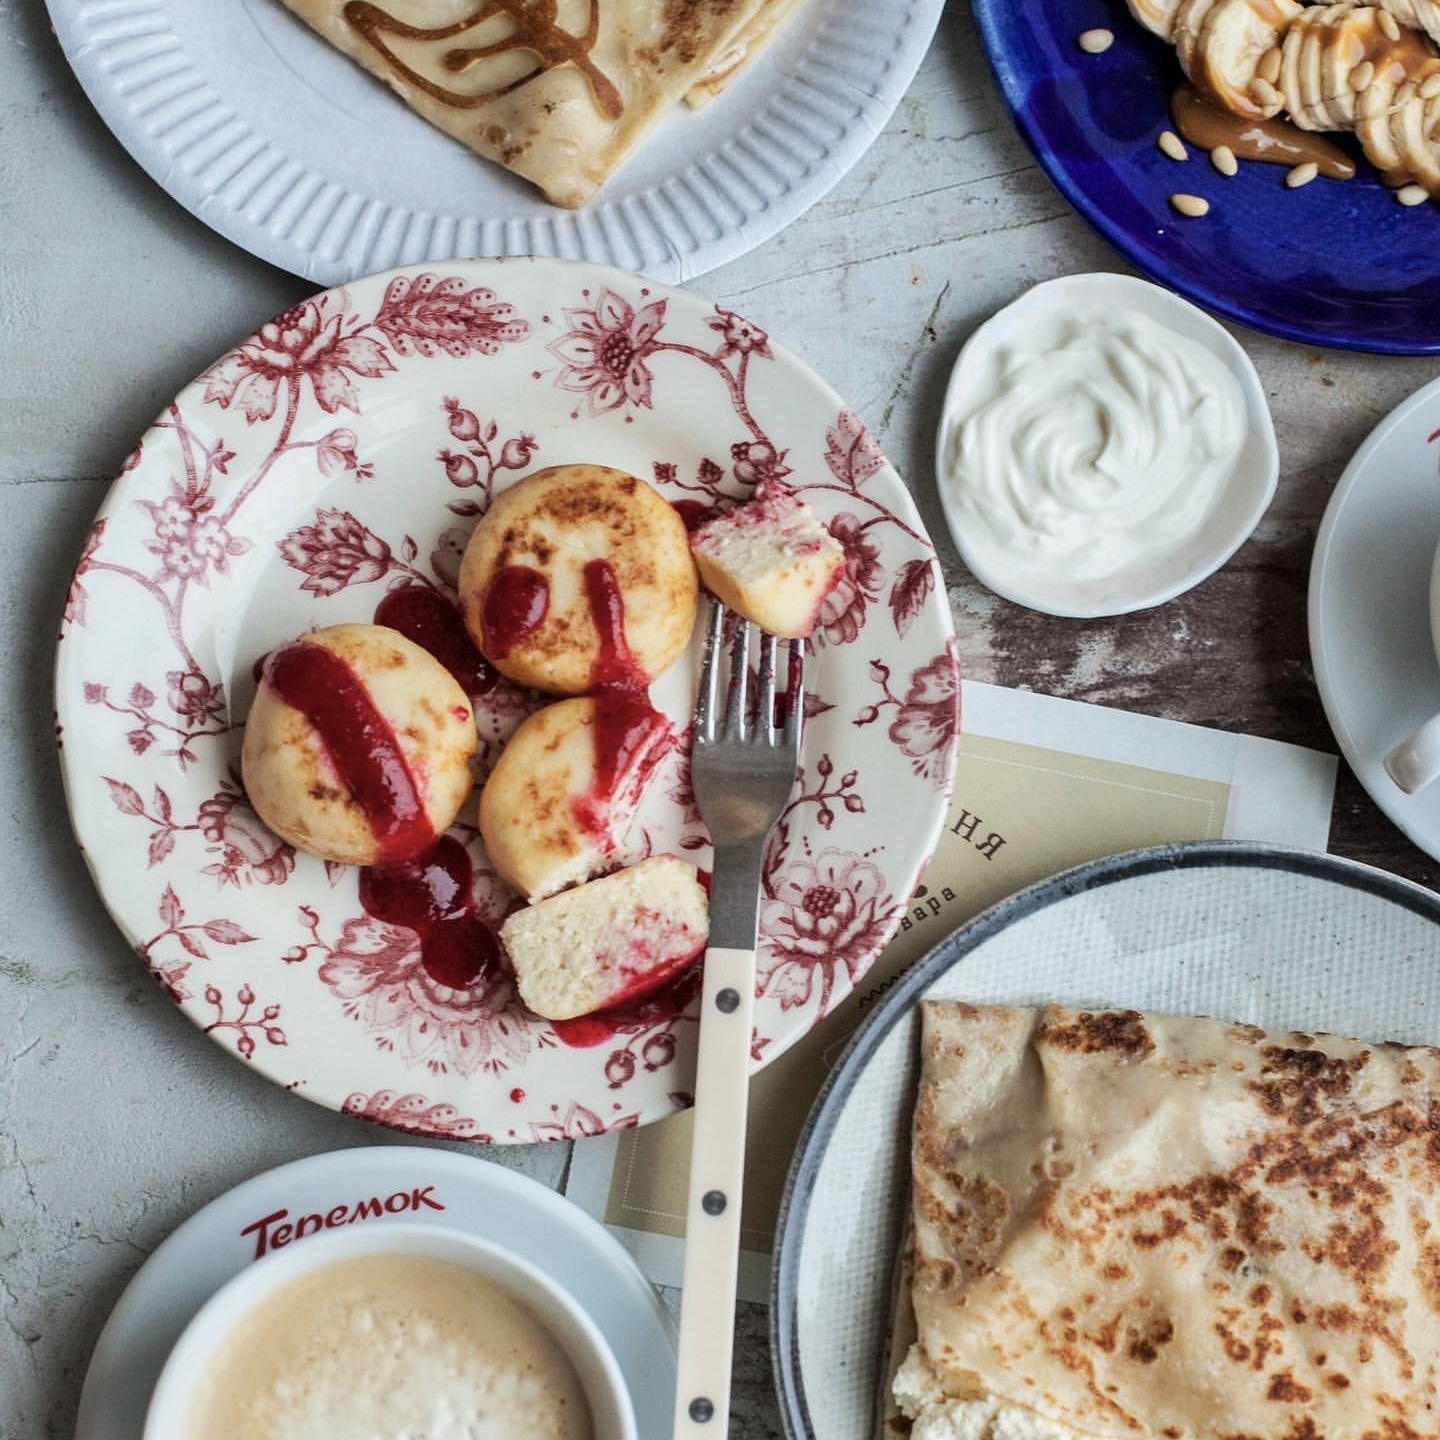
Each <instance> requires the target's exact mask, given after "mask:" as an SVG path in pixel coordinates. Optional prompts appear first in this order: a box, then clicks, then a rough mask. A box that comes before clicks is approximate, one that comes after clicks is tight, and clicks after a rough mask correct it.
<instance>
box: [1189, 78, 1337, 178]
mask: <svg viewBox="0 0 1440 1440" xmlns="http://www.w3.org/2000/svg"><path fill="white" fill-rule="evenodd" d="M1170 116H1171V119H1173V120H1174V122H1175V128H1176V129H1177V130H1178V131H1179V132H1180V133H1181V134H1182V135H1183V136H1184V137H1185V138H1186V139H1187V140H1188V141H1189V142H1190V143H1191V144H1192V145H1197V146H1199V148H1200V149H1202V150H1213V149H1215V147H1216V146H1217V145H1228V146H1229V147H1230V149H1231V150H1232V151H1233V152H1234V154H1235V157H1236V158H1237V159H1239V160H1263V161H1266V162H1267V163H1269V164H1271V165H1287V166H1289V165H1301V164H1304V163H1305V162H1306V161H1307V160H1309V161H1313V162H1314V164H1315V167H1316V168H1317V169H1318V170H1319V172H1320V174H1322V175H1328V176H1330V177H1331V178H1332V179H1334V180H1348V179H1350V177H1351V176H1352V175H1354V173H1355V162H1354V161H1353V160H1352V159H1351V158H1350V157H1349V156H1348V155H1347V154H1346V153H1345V152H1344V151H1343V150H1342V149H1340V147H1339V146H1338V145H1333V144H1331V142H1330V141H1329V140H1326V139H1325V138H1324V137H1323V136H1321V135H1318V134H1316V133H1315V132H1314V131H1309V130H1301V129H1300V127H1299V126H1298V125H1292V124H1291V123H1290V122H1289V121H1288V120H1282V119H1281V118H1280V117H1279V116H1278V115H1277V116H1274V117H1273V118H1271V119H1269V120H1249V119H1246V118H1245V117H1244V116H1243V115H1234V114H1232V113H1231V112H1230V111H1228V110H1221V109H1219V108H1218V107H1216V106H1214V105H1212V104H1211V103H1210V102H1209V101H1208V100H1207V99H1205V98H1204V97H1203V96H1201V95H1199V94H1198V93H1197V92H1196V91H1195V90H1194V89H1192V88H1191V87H1190V86H1189V85H1181V86H1180V87H1178V88H1177V89H1176V91H1175V93H1174V95H1173V96H1172V97H1171V100H1170Z"/></svg>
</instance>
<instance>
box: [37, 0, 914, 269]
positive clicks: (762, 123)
mask: <svg viewBox="0 0 1440 1440" xmlns="http://www.w3.org/2000/svg"><path fill="white" fill-rule="evenodd" d="M48 3H49V7H50V16H51V21H52V23H53V24H54V26H55V32H56V34H57V35H58V36H59V38H60V43H61V45H62V46H63V47H64V49H65V54H66V56H67V58H68V59H69V61H70V64H71V66H72V67H73V69H74V71H75V74H76V75H77V77H78V78H79V80H80V83H81V84H82V85H83V86H84V88H85V91H86V93H87V94H88V95H89V97H90V99H91V101H92V103H93V104H94V105H95V108H96V109H97V110H98V111H99V112H100V115H101V117H102V118H103V119H104V121H105V123H106V124H107V125H108V126H109V127H110V129H111V130H112V131H113V132H114V133H115V136H116V138H117V139H118V140H119V141H120V142H121V144H123V145H124V146H125V147H126V149H128V150H129V151H130V153H131V154H132V155H133V156H134V157H135V159H136V160H137V161H138V162H139V163H140V164H141V165H142V166H143V167H144V168H145V169H146V170H147V171H148V172H149V174H150V175H151V177H152V178H153V179H154V180H155V181H156V182H157V183H158V184H160V185H161V186H162V187H163V188H164V189H165V190H167V191H168V192H169V193H170V194H171V195H172V196H173V197H174V198H175V199H176V200H178V201H179V202H180V203H181V204H182V205H183V206H184V207H185V208H186V209H187V210H189V211H191V212H192V213H193V214H195V215H197V216H198V217H199V218H200V219H202V220H203V221H204V222H205V223H206V224H207V225H209V226H210V227H211V228H212V229H214V230H217V231H218V232H219V233H220V234H222V235H224V236H225V237H226V238H227V239H230V240H233V241H234V242H235V243H236V244H237V245H240V246H242V247H243V248H245V249H246V250H248V251H250V252H251V253H252V254H254V255H258V256H260V257H261V259H264V260H269V261H271V262H272V263H273V264H276V265H279V266H282V267H283V268H284V269H286V270H290V271H293V272H294V273H295V274H297V275H303V276H305V277H306V278H307V279H310V280H314V281H316V282H317V283H319V284H322V285H335V284H339V283H341V282H342V281H345V280H351V279H354V278H355V277H356V276H358V275H367V274H370V273H372V272H373V271H376V270H383V269H388V268H390V267H392V266H396V265H408V264H412V263H416V262H420V261H427V262H432V263H433V262H437V261H442V260H450V259H462V258H470V257H475V256H496V255H544V256H559V257H562V258H565V259H572V260H592V261H596V262H598V263H601V264H612V265H620V266H623V267H624V268H626V269H629V270H634V271H637V272H639V273H641V274H644V275H648V276H649V277H651V278H652V279H657V280H667V281H671V282H673V283H679V282H681V281H684V280H687V279H690V278H691V277H693V276H695V275H700V274H703V273H704V272H705V271H707V270H710V269H713V268H714V267H715V266H717V265H721V264H724V263H725V262H726V261H729V260H733V259H735V258H736V257H737V256H739V255H743V254H744V253H745V252H746V251H748V250H750V249H752V248H753V247H754V246H756V245H758V244H760V243H761V242H762V241H764V240H767V239H769V238H770V237H771V236H772V235H774V234H775V233H776V232H777V231H779V230H780V229H782V228H783V227H784V226H785V225H788V224H789V223H790V221H792V220H794V219H795V218H796V217H797V216H798V215H801V214H803V213H804V211H805V210H807V209H808V208H809V207H810V206H811V205H813V204H814V203H815V202H816V201H817V200H819V199H820V197H821V196H822V195H824V194H825V192H826V191H827V190H829V188H830V187H831V186H832V185H833V184H835V182H836V181H837V180H839V179H840V177H841V176H842V175H844V174H845V172H846V171H847V170H848V169H849V168H850V167H851V166H852V165H853V164H854V163H855V162H856V161H857V160H858V159H859V158H860V156H861V155H862V154H863V153H864V152H865V150H866V149H867V148H868V147H869V145H870V143H871V142H872V141H873V140H874V139H875V137H876V136H877V135H878V134H879V133H880V131H881V130H882V129H884V127H885V124H886V122H887V121H888V120H889V118H890V114H891V112H892V111H893V110H894V108H895V106H896V105H897V104H899V102H900V97H901V96H902V95H903V94H904V93H905V90H906V88H907V87H908V85H909V84H910V81H911V79H912V78H913V77H914V74H915V71H916V70H917V69H918V68H919V65H920V61H921V59H922V58H923V57H924V55H925V51H926V49H927V48H928V46H929V43H930V38H931V36H932V34H933V33H934V30H935V25H936V22H937V21H938V20H939V17H940V11H941V9H942V4H943V0H884V3H883V4H875V3H873V0H809V3H807V4H805V5H802V6H801V8H800V10H799V11H798V12H797V13H796V14H795V15H794V16H793V17H792V19H791V20H790V21H789V22H788V23H787V25H786V26H785V28H784V29H783V30H782V32H781V33H780V35H779V36H778V37H777V38H776V40H775V41H774V42H773V43H772V44H771V46H770V47H769V48H768V49H767V51H766V52H765V53H764V54H763V55H762V56H761V57H760V59H759V60H758V61H757V62H756V63H755V65H754V66H753V67H752V69H751V70H750V71H749V72H748V73H746V74H745V75H743V76H742V77H741V78H740V79H739V80H738V81H737V82H736V83H735V84H734V85H733V86H732V87H731V88H730V89H729V90H727V91H726V92H725V93H724V94H722V95H721V96H720V98H719V99H718V100H716V101H714V102H713V103H712V104H710V105H709V106H707V107H705V109H703V110H701V111H689V110H688V109H683V110H681V111H677V112H676V113H674V114H672V115H670V116H668V117H667V118H666V119H665V120H664V121H662V122H661V124H660V125H659V126H658V127H657V128H656V130H655V132H654V133H653V134H652V135H651V136H650V137H649V139H648V141H647V142H646V144H645V145H644V146H643V147H642V149H641V150H640V151H639V152H638V153H637V154H636V155H634V156H632V157H631V159H630V161H629V163H627V164H626V165H625V166H624V167H623V168H622V169H621V170H620V171H619V172H618V173H617V174H616V175H614V176H613V177H612V178H611V181H610V183H609V184H608V185H607V186H606V187H605V189H604V190H603V191H602V193H601V196H600V197H599V198H598V199H597V200H596V201H595V202H594V203H592V204H591V205H590V206H589V207H588V208H587V209H585V210H583V211H569V210H561V209H557V208H556V207H555V206H552V205H549V204H548V203H546V202H545V201H544V200H542V199H541V198H540V197H539V195H538V193H537V192H535V191H533V190H532V189H531V188H530V187H529V186H528V185H527V184H525V182H523V181H521V180H518V179H516V178H515V177H514V176H512V175H510V174H508V173H507V172H505V171H504V170H502V169H501V168H500V167H499V166H496V165H492V164H490V163H488V162H486V161H483V160H480V159H478V158H477V157H476V156H475V155H473V154H472V153H471V152H470V151H468V150H467V149H465V148H464V147H463V146H462V145H460V144H459V143H458V142H457V141H454V140H451V139H450V138H449V136H447V135H444V134H442V133H441V132H440V131H438V130H435V129H434V128H433V127H431V126H430V125H428V124H426V123H425V121H423V120H421V119H419V117H418V116H416V115H414V114H413V113H412V112H411V111H410V110H409V109H407V107H405V106H404V105H403V104H401V103H400V102H399V101H398V100H396V99H395V98H394V97H393V96H391V95H389V94H388V93H387V92H386V91H385V90H384V88H383V87H382V86H381V85H380V83H379V82H378V81H377V80H375V79H373V78H371V77H370V76H369V75H367V74H366V73H365V72H364V71H362V70H361V69H360V67H359V66H358V65H356V64H355V63H354V62H353V61H351V60H349V59H347V58H346V57H345V56H344V55H342V54H340V53H339V52H338V51H337V50H335V49H333V48H332V47H331V46H330V45H328V44H327V43H326V42H325V41H323V40H321V39H320V38H319V37H318V36H316V35H315V34H314V33H313V32H312V31H311V30H309V29H308V28H307V27H306V26H305V25H303V24H302V23H301V22H300V21H299V20H298V19H296V18H295V17H294V16H293V15H291V13H290V12H289V11H288V10H286V9H285V8H284V7H283V6H282V5H281V4H280V0H223V3H222V0H201V3H197V0H48Z"/></svg>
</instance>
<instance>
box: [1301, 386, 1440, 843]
mask: <svg viewBox="0 0 1440 1440" xmlns="http://www.w3.org/2000/svg"><path fill="white" fill-rule="evenodd" d="M1437 427H1440V380H1436V381H1432V382H1431V383H1430V384H1429V385H1427V386H1425V387H1424V388H1423V389H1421V390H1417V391H1416V392H1415V394H1413V395H1412V396H1410V398H1409V399H1408V400H1406V401H1404V402H1403V403H1402V404H1400V405H1398V406H1396V408H1395V409H1394V410H1392V411H1391V412H1390V414H1389V415H1387V416H1386V417H1385V419H1384V420H1382V421H1381V422H1380V423H1379V424H1378V425H1377V426H1376V427H1375V429H1374V430H1372V431H1371V432H1370V435H1369V437H1368V438H1367V439H1366V441H1365V443H1364V444H1363V445H1361V447H1360V448H1359V449H1358V450H1357V451H1356V452H1355V455H1354V457H1353V458H1352V459H1351V461H1350V463H1349V465H1347V466H1346V467H1345V473H1344V474H1343V475H1342V476H1341V477H1340V482H1339V484H1338V485H1336V487H1335V492H1334V494H1333V495H1332V496H1331V497H1330V503H1329V505H1328V506H1327V507H1326V509H1325V517H1324V519H1323V520H1322V521H1321V524H1320V534H1319V536H1318V538H1317V539H1316V542H1315V558H1314V560H1313V562H1312V564H1311V567H1310V602H1309V616H1310V654H1311V659H1312V661H1313V663H1314V666H1315V680H1316V683H1317V684H1318V686H1319V688H1320V699H1321V700H1322V702H1323V703H1324V706H1325V713H1326V715H1327V716H1328V717H1329V720H1330V726H1331V729H1333V730H1334V732H1335V738H1336V739H1337V740H1338V741H1339V743H1340V752H1341V754H1343V755H1344V757H1345V760H1346V762H1347V763H1348V764H1349V766H1350V768H1351V769H1352V770H1353V771H1354V772H1355V774H1356V775H1357V776H1358V777H1359V780H1360V783H1361V784H1362V785H1363V786H1364V787H1365V789H1366V790H1367V791H1368V792H1369V794H1370V798H1371V799H1372V800H1374V802H1375V803H1376V804H1377V805H1378V806H1379V807H1380V808H1381V810H1383V811H1384V812H1385V814H1386V815H1388V816H1389V817H1390V819H1391V820H1393V821H1394V822H1395V824H1396V825H1398V826H1399V827H1400V829H1401V830H1403V831H1404V832H1405V834H1406V835H1407V836H1409V838H1410V839H1411V840H1413V841H1414V842H1415V844H1416V845H1418V846H1419V847H1420V848H1421V849H1422V850H1424V851H1425V852H1426V853H1427V854H1428V855H1431V856H1433V857H1434V858H1436V859H1440V785H1432V786H1430V787H1429V789H1427V790H1422V791H1420V793H1419V794H1417V795H1406V794H1405V793H1404V792H1403V791H1402V790H1401V789H1400V787H1399V786H1398V785H1396V784H1395V782H1394V781H1393V780H1391V778H1390V777H1389V776H1388V775H1387V774H1386V773H1385V769H1384V766H1383V765H1382V763H1381V762H1382V759H1383V757H1384V756H1385V754H1386V752H1387V751H1388V750H1389V749H1390V748H1391V747H1392V746H1393V745H1395V744H1396V743H1397V742H1398V741H1400V740H1403V739H1404V738H1405V736H1407V735H1408V734H1410V732H1411V731H1412V730H1414V729H1415V728H1416V726H1418V725H1419V724H1420V723H1421V722H1422V721H1424V720H1426V719H1427V718H1428V717H1429V716H1431V715H1433V714H1435V713H1436V712H1437V711H1440V666H1437V664H1436V661H1435V650H1434V647H1433V646H1432V644H1431V642H1430V622H1429V587H1430V564H1431V559H1432V557H1433V555H1434V552H1435V545H1436V542H1437V540H1440V473H1437V472H1440V441H1436V440H1432V439H1431V438H1430V437H1431V436H1432V435H1433V434H1434V433H1435V431H1436V429H1437Z"/></svg>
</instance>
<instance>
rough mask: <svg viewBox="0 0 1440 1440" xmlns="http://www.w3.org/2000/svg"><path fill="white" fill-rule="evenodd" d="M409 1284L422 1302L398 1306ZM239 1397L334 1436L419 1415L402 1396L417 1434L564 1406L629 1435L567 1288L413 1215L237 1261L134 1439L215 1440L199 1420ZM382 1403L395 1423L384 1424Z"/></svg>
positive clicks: (596, 1431)
mask: <svg viewBox="0 0 1440 1440" xmlns="http://www.w3.org/2000/svg"><path fill="white" fill-rule="evenodd" d="M412 1295H413V1296H415V1297H421V1296H423V1300H421V1301H419V1307H418V1308H415V1309H413V1310H406V1309H405V1308H404V1307H405V1305H406V1304H408V1303H409V1297H410V1296H412ZM377 1297H380V1298H377ZM322 1316H323V1317H324V1318H325V1322H326V1323H325V1324H324V1325H321V1324H320V1323H319V1317H322ZM297 1336H298V1337H301V1338H300V1339H298V1340H297V1339H296V1337H297ZM496 1347H498V1349H497V1348H496ZM500 1351H504V1353H505V1356H506V1359H505V1361H504V1363H503V1364H501V1363H499V1362H497V1361H496V1360H495V1356H496V1355H497V1354H498V1353H500ZM412 1391H413V1392H414V1393H413V1395H412V1393H411V1392H412ZM255 1397H259V1398H255ZM252 1403H254V1404H258V1405H261V1406H263V1407H265V1408H263V1409H261V1410H256V1411H255V1412H254V1413H255V1415H256V1416H257V1417H258V1416H261V1415H270V1414H273V1413H276V1410H277V1407H278V1408H279V1410H280V1411H283V1414H284V1420H283V1425H284V1428H285V1429H286V1431H287V1433H291V1434H310V1433H315V1434H319V1435H337V1434H340V1433H345V1434H346V1435H347V1440H364V1437H367V1436H369V1437H374V1440H385V1437H387V1436H389V1435H393V1434H395V1433H402V1432H403V1431H404V1430H405V1428H406V1426H407V1425H408V1424H410V1423H413V1422H414V1421H417V1420H419V1419H421V1418H422V1416H421V1414H420V1413H417V1412H416V1411H415V1410H413V1409H411V1407H412V1406H418V1407H419V1409H420V1410H423V1414H424V1418H425V1419H426V1423H427V1424H428V1425H429V1426H431V1427H432V1429H431V1431H422V1433H432V1432H438V1433H441V1434H443V1433H448V1432H447V1431H446V1428H445V1427H446V1425H450V1426H451V1427H452V1428H453V1429H454V1433H456V1434H467V1433H471V1431H470V1430H467V1429H465V1428H463V1427H464V1426H465V1425H467V1424H468V1425H471V1426H474V1425H475V1415H476V1414H477V1413H484V1411H485V1409H487V1408H488V1410H489V1412H490V1413H496V1414H498V1413H505V1414H506V1415H507V1417H508V1416H513V1417H514V1433H515V1435H516V1437H517V1440H518V1437H520V1436H525V1435H528V1434H530V1433H532V1428H531V1422H530V1421H528V1420H527V1418H526V1417H527V1416H531V1415H535V1414H537V1413H546V1414H553V1413H555V1411H556V1410H557V1408H558V1409H560V1410H565V1409H567V1407H568V1411H569V1413H575V1412H576V1411H577V1410H588V1412H589V1420H590V1425H589V1429H588V1430H586V1429H585V1428H584V1427H583V1426H581V1427H580V1428H577V1429H576V1430H575V1432H574V1433H576V1434H577V1435H581V1434H588V1435H590V1436H592V1437H593V1440H636V1425H635V1414H634V1409H633V1406H632V1404H631V1400H630V1395H629V1391H628V1389H627V1386H626V1382H625V1378H624V1375H623V1374H622V1372H621V1370H620V1366H619V1363H618V1362H617V1360H616V1359H615V1356H614V1354H613V1352H612V1351H611V1349H610V1346H609V1344H608V1343H607V1342H606V1340H605V1337H604V1336H603V1334H602V1333H601V1332H600V1329H599V1327H598V1326H597V1325H596V1324H595V1322H594V1321H593V1320H592V1319H591V1318H590V1316H589V1315H588V1314H587V1313H586V1311H585V1310H583V1309H582V1308H581V1307H580V1305H579V1304H578V1303H577V1302H576V1301H575V1300H574V1298H573V1297H572V1296H570V1295H569V1294H568V1293H567V1292H566V1291H565V1290H564V1289H563V1287H562V1286H560V1285H559V1284H558V1283H557V1282H556V1281H555V1280H553V1279H551V1278H550V1277H549V1276H548V1275H546V1274H544V1273H543V1272H542V1271H540V1270H538V1269H537V1268H536V1267H535V1266H533V1265H531V1264H530V1263H529V1262H527V1261H524V1260H521V1259H519V1258H517V1257H516V1256H514V1255H510V1254H507V1253H505V1252H504V1251H502V1250H500V1249H499V1248H498V1247H496V1246H495V1245H492V1244H490V1243H489V1242H488V1241H485V1240H482V1239H479V1238H477V1237H475V1236H472V1235H469V1234H466V1233H465V1232H463V1231H459V1230H455V1229H451V1228H447V1227H443V1226H438V1225H428V1224H424V1223H420V1222H408V1221H404V1222H402V1221H397V1222H393V1223H386V1224H380V1225H365V1226H360V1227H358V1228H356V1229H346V1230H331V1231H324V1232H321V1233H319V1234H314V1235H310V1236H307V1237H305V1238H304V1239H300V1240H296V1241H294V1242H292V1243H290V1244H287V1245H286V1246H284V1247H283V1248H281V1249H277V1250H273V1251H271V1252H270V1253H269V1254H268V1255H266V1256H265V1257H264V1258H263V1259H259V1260H256V1261H254V1262H253V1263H252V1264H250V1265H248V1266H247V1267H246V1268H245V1269H244V1270H242V1271H241V1272H240V1273H239V1274H238V1275H236V1276H235V1277H234V1278H233V1279H231V1280H230V1281H229V1282H228V1283H227V1284H225V1285H224V1286H222V1287H221V1288H220V1290H218V1291H217V1292H216V1293H215V1294H214V1295H213V1296H212V1297H211V1298H210V1299H209V1300H208V1301H207V1302H206V1303H205V1304H204V1305H203V1306H202V1307H201V1308H200V1310H199V1311H197V1313H196V1314H195V1316H194V1318H193V1319H192V1320H191V1321H190V1323H189V1324H188V1325H187V1326H186V1327H185V1329H184V1331H183V1332H182V1333H181V1335H180V1338H179V1339H178V1340H177V1341H176V1343H175V1346H174V1348H173V1349H172V1350H171V1352H170V1355H169V1358H168V1359H167V1360H166V1362H165V1365H164V1367H163V1369H162V1370H161V1372H160V1377H159V1379H158V1381H157V1382H156V1385H155V1390H154V1393H153V1395H152V1396H151V1401H150V1406H149V1410H148V1411H147V1413H146V1417H145V1429H144V1440H215V1436H216V1434H218V1433H220V1432H219V1430H217V1428H216V1426H215V1424H214V1422H213V1421H207V1420H206V1418H205V1417H206V1416H207V1415H211V1416H214V1415H223V1416H224V1417H225V1424H226V1425H229V1424H231V1423H232V1420H235V1419H238V1418H242V1417H240V1416H239V1412H240V1410H241V1409H242V1407H245V1406H249V1405H251V1404H252ZM532 1406H539V1407H541V1410H540V1411H538V1412H537V1411H536V1410H534V1409H532V1408H531V1407H532ZM477 1407H479V1408H478V1410H477ZM357 1408H358V1409H359V1410H360V1411H361V1413H363V1414H364V1416H365V1419H364V1421H363V1423H362V1424H361V1425H360V1428H359V1429H356V1428H355V1425H354V1423H353V1416H352V1414H351V1412H352V1411H355V1410H356V1409H357ZM392 1409H393V1410H397V1411H399V1412H403V1413H404V1414H406V1415H407V1416H408V1420H407V1421H406V1424H405V1425H401V1426H397V1427H396V1428H395V1429H390V1428H387V1426H388V1421H387V1419H386V1416H387V1414H388V1413H389V1412H390V1410H392ZM264 1423H265V1422H264V1421H263V1420H259V1419H257V1420H254V1421H251V1420H249V1419H245V1420H244V1423H243V1427H242V1428H236V1429H235V1431H234V1433H236V1434H245V1435H247V1436H252V1435H253V1436H256V1440H258V1437H259V1436H260V1435H263V1434H265V1433H267V1432H266V1430H265V1429H264V1428H251V1426H252V1425H255V1426H260V1427H263V1424H264ZM277 1423H280V1422H278V1421H277ZM302 1426H303V1427H309V1428H297V1427H302ZM226 1433H229V1432H228V1431H227V1432H226ZM483 1433H485V1434H487V1435H488V1434H490V1433H491V1431H490V1430H485V1431H484V1432H483ZM494 1433H496V1434H497V1435H505V1436H508V1435H509V1434H510V1431H508V1430H496V1431H495V1432H494Z"/></svg>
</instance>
